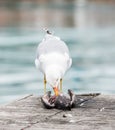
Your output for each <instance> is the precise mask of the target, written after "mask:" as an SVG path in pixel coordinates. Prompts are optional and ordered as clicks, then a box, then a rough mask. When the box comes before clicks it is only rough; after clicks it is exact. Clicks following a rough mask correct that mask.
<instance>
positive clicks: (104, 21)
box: [0, 1, 115, 103]
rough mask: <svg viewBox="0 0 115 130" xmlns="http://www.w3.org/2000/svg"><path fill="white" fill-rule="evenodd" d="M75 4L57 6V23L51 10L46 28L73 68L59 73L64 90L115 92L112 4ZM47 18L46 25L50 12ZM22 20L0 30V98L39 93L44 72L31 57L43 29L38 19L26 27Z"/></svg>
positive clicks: (0, 101)
mask: <svg viewBox="0 0 115 130" xmlns="http://www.w3.org/2000/svg"><path fill="white" fill-rule="evenodd" d="M77 2H78V1H77ZM74 4H75V3H74ZM76 5H77V6H76ZM76 5H73V4H72V5H71V6H68V5H67V6H64V9H62V8H61V11H62V12H63V13H62V14H63V15H62V14H61V17H60V18H61V20H60V21H58V22H56V23H55V21H56V20H55V19H56V17H54V16H55V14H58V13H59V12H58V13H57V11H56V10H54V9H53V10H54V12H55V11H56V12H55V13H54V15H53V20H54V21H53V24H54V23H55V26H56V27H52V28H51V30H53V31H54V32H55V35H57V36H59V37H61V39H63V40H64V41H65V42H66V43H67V45H68V47H69V49H70V53H71V56H72V59H73V64H72V68H71V69H70V70H69V71H68V72H67V74H66V75H65V77H64V81H63V90H64V92H67V89H68V88H71V89H72V90H74V91H75V92H76V93H88V92H101V93H110V94H115V87H114V85H115V16H114V14H115V9H114V8H113V7H114V6H113V5H107V4H105V5H100V6H98V10H97V8H96V7H97V6H96V5H95V4H94V5H93V6H91V5H89V4H88V5H87V3H85V6H84V2H83V3H82V2H81V3H80V2H78V3H77V4H76ZM24 7H25V6H24ZM68 7H69V9H68ZM48 9H49V7H48ZM41 10H42V8H40V11H41ZM67 10H68V12H66V11H67ZM37 11H38V10H37ZM37 11H35V12H37ZM42 11H43V10H42ZM42 11H41V12H42ZM58 11H59V10H58ZM38 12H39V11H38ZM94 14H95V16H94ZM106 14H107V17H106ZM31 15H32V14H30V16H31ZM71 15H72V16H71ZM35 16H36V15H35ZM63 16H64V17H63ZM50 18H51V16H50ZM89 19H90V20H89ZM42 20H44V18H42ZM38 21H39V20H38ZM38 21H36V23H37V22H38ZM46 21H47V22H48V23H47V24H48V25H49V24H50V22H51V20H50V19H49V17H48V19H46V20H45V22H46ZM25 22H27V21H25V20H23V21H22V23H21V25H20V26H19V25H18V26H14V27H12V26H11V25H10V26H9V27H1V29H0V99H1V100H0V103H5V102H8V101H11V100H12V99H16V98H18V97H21V96H23V95H26V94H32V93H33V94H37V95H41V94H43V75H42V74H41V73H40V72H39V71H38V70H37V69H36V68H35V65H34V59H35V54H36V48H37V45H38V43H39V42H40V41H41V40H42V39H43V37H44V32H42V31H41V29H40V28H39V26H40V25H41V23H39V25H38V23H37V24H35V23H33V24H34V26H32V27H27V25H28V24H27V25H26V24H25ZM30 23H32V22H30ZM30 23H29V24H30ZM47 24H46V23H45V24H44V25H47ZM51 24H52V23H51ZM15 25H16V24H15ZM48 89H50V87H49V86H48Z"/></svg>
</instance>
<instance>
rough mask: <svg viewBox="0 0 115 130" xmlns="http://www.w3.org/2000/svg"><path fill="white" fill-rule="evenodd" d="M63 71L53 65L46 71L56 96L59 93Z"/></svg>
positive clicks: (47, 78) (48, 81) (47, 79)
mask: <svg viewBox="0 0 115 130" xmlns="http://www.w3.org/2000/svg"><path fill="white" fill-rule="evenodd" d="M61 77H62V75H61V71H60V69H59V68H58V67H51V68H49V69H47V71H46V81H47V83H49V85H51V86H52V88H53V90H54V93H55V95H56V96H58V95H59V89H58V87H59V83H60V79H61Z"/></svg>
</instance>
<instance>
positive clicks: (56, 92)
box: [53, 87, 59, 96]
mask: <svg viewBox="0 0 115 130" xmlns="http://www.w3.org/2000/svg"><path fill="white" fill-rule="evenodd" d="M53 90H54V93H55V95H56V96H58V95H59V89H58V87H53Z"/></svg>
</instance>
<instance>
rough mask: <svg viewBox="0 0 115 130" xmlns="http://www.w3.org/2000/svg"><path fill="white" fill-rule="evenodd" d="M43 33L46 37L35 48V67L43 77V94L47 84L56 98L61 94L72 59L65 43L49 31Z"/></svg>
mask: <svg viewBox="0 0 115 130" xmlns="http://www.w3.org/2000/svg"><path fill="white" fill-rule="evenodd" d="M45 31H46V35H45V37H44V39H43V40H42V42H41V43H40V44H39V45H38V47H37V54H36V59H35V65H36V67H37V68H38V69H39V70H40V71H41V72H42V73H43V75H44V93H46V83H48V84H49V85H50V86H51V87H52V88H53V91H54V94H55V96H58V95H59V94H60V93H62V79H63V77H64V75H65V73H66V71H67V70H68V69H69V68H70V67H71V65H72V58H71V57H70V53H69V49H68V47H67V45H66V43H65V42H64V41H62V40H61V39H60V38H59V37H57V36H54V35H53V34H52V33H51V32H50V31H49V30H45Z"/></svg>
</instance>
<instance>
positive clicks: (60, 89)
mask: <svg viewBox="0 0 115 130" xmlns="http://www.w3.org/2000/svg"><path fill="white" fill-rule="evenodd" d="M60 92H62V79H60Z"/></svg>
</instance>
